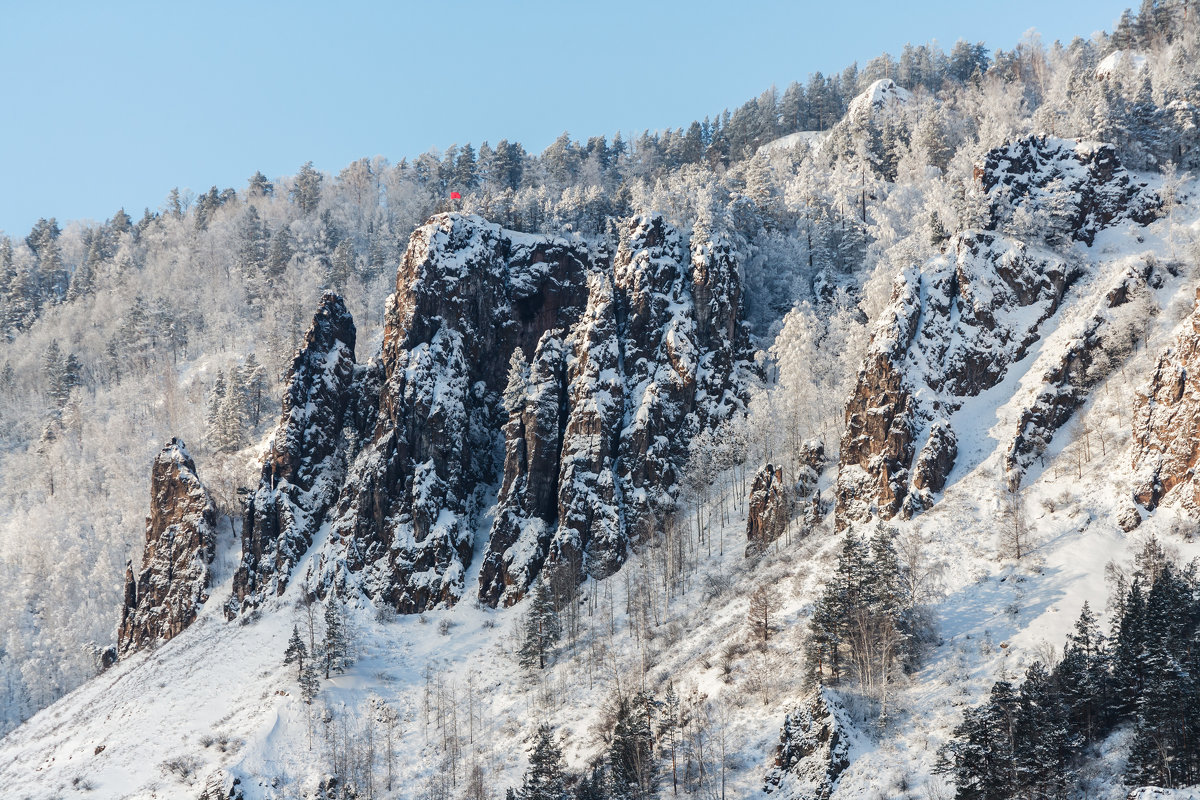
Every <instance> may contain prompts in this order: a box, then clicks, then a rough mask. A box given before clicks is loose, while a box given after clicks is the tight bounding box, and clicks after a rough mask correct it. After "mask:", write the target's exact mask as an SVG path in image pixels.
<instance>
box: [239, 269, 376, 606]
mask: <svg viewBox="0 0 1200 800" xmlns="http://www.w3.org/2000/svg"><path fill="white" fill-rule="evenodd" d="M354 339H355V330H354V320H353V319H351V317H350V312H349V311H347V310H346V306H345V304H344V303H343V302H342V298H341V297H339V296H338V295H336V294H333V293H332V292H328V293H326V294H325V295H324V296H323V297H322V298H321V303H320V306H319V307H318V309H317V313H316V315H315V316H314V317H313V321H312V325H311V326H309V329H308V332H307V333H306V334H305V337H304V342H303V344H302V345H301V346H300V349H299V350H297V352H296V355H295V357H294V358H293V359H292V364H291V367H290V368H289V369H288V374H287V379H286V385H287V388H286V389H285V390H284V395H283V411H282V413H281V414H280V418H279V423H278V425H276V427H275V431H274V433H273V434H272V435H271V438H270V441H269V443H268V445H267V453H266V457H265V458H264V459H263V466H262V477H261V479H260V480H259V484H258V487H257V489H256V490H255V492H254V493H253V494H252V495H251V497H250V499H249V501H248V503H247V506H246V516H245V521H244V524H243V528H242V561H241V565H240V567H239V568H238V570H237V573H236V574H235V575H234V581H233V597H232V598H231V599H230V601H229V604H228V607H227V611H228V613H229V615H231V616H232V615H234V614H236V613H238V612H239V611H240V610H242V609H243V608H245V607H247V606H251V605H255V604H257V603H259V602H261V600H262V599H263V598H264V597H269V596H272V595H277V594H280V593H282V592H283V590H284V588H285V587H286V586H287V582H288V578H289V576H290V575H291V571H292V567H294V566H295V564H296V561H297V560H298V559H299V558H300V556H302V555H303V554H304V552H305V551H306V550H307V549H308V547H309V545H311V544H312V537H313V533H314V532H315V530H316V528H317V526H318V525H319V524H320V523H321V520H322V519H323V517H324V514H325V512H326V511H327V510H328V509H329V507H330V506H331V505H332V504H333V502H334V501H335V500H336V499H337V493H338V491H339V489H340V487H341V482H342V479H343V477H344V475H345V459H346V457H347V454H346V453H345V447H346V437H345V436H344V435H343V429H344V428H347V427H349V428H350V429H351V430H358V431H360V432H361V431H362V429H363V428H366V427H367V425H368V424H369V423H371V422H373V414H372V413H371V404H370V401H369V400H368V399H367V392H366V391H364V385H365V384H369V383H370V377H369V375H368V374H367V371H366V370H363V369H359V370H356V369H355V364H354Z"/></svg>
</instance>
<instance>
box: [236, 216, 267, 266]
mask: <svg viewBox="0 0 1200 800" xmlns="http://www.w3.org/2000/svg"><path fill="white" fill-rule="evenodd" d="M269 244H270V232H269V231H268V230H267V226H266V225H265V224H264V223H263V222H262V220H261V219H259V216H258V209H257V208H255V207H254V206H247V207H246V211H245V213H244V214H243V215H242V218H241V221H240V222H239V223H238V232H237V250H236V251H235V254H234V263H235V266H236V267H237V269H238V271H239V272H241V274H242V279H243V281H245V282H247V283H248V284H249V285H254V284H256V283H257V282H258V279H259V278H260V277H261V275H262V273H263V270H264V267H265V266H266V263H267V253H268V247H269Z"/></svg>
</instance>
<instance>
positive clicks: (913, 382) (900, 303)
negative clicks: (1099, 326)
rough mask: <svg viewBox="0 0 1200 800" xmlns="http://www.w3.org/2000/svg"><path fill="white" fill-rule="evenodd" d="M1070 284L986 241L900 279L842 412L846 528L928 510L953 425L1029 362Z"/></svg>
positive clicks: (1062, 270) (1046, 255) (1051, 263)
mask: <svg viewBox="0 0 1200 800" xmlns="http://www.w3.org/2000/svg"><path fill="white" fill-rule="evenodd" d="M1070 279H1071V270H1070V268H1069V267H1068V266H1067V264H1066V263H1065V262H1064V261H1063V260H1062V259H1061V258H1060V257H1058V256H1057V255H1055V254H1053V253H1051V252H1050V251H1047V250H1040V249H1036V248H1032V247H1029V246H1027V245H1025V244H1024V243H1022V242H1019V241H1016V240H1013V239H1009V238H1007V237H1003V236H998V235H996V234H993V233H988V232H985V231H966V232H964V233H961V234H957V235H956V236H955V237H954V238H953V239H952V241H951V243H950V245H949V246H948V248H947V252H946V254H945V255H941V256H937V257H935V258H933V259H931V260H930V261H928V262H927V263H926V264H925V265H923V266H922V267H920V268H913V269H909V270H906V271H905V272H903V273H901V274H900V276H898V278H897V279H896V284H895V287H894V289H893V295H892V303H891V305H890V306H889V307H888V309H887V310H886V311H885V313H884V314H883V315H882V316H881V318H880V320H879V322H878V323H877V325H876V328H875V331H874V333H873V335H872V340H871V345H870V347H869V349H868V351H867V356H866V359H865V362H864V365H863V367H862V369H860V370H859V374H858V380H857V383H856V386H855V389H854V392H853V393H852V395H851V397H850V400H849V401H848V403H847V405H846V428H845V433H844V434H843V436H842V449H841V466H840V471H839V475H838V486H837V504H838V519H839V523H845V522H847V521H849V520H850V519H864V518H866V517H868V516H871V515H872V514H873V513H879V514H880V515H882V516H883V517H885V518H889V517H892V516H894V515H895V514H897V513H901V512H902V511H903V512H904V513H905V514H906V515H907V514H911V513H912V512H913V511H916V510H919V509H920V508H923V507H925V506H926V505H927V504H928V502H929V500H930V493H932V492H936V491H939V489H940V488H941V487H942V486H943V485H944V484H945V480H946V476H947V475H948V474H949V471H950V469H951V468H952V467H953V463H954V459H955V457H956V450H957V446H956V437H955V434H954V430H953V423H952V420H951V415H952V414H953V413H954V411H955V410H957V408H958V407H960V406H961V403H962V400H963V398H966V397H972V396H975V395H978V394H979V393H980V392H982V391H984V390H985V389H988V388H990V387H992V386H994V385H996V383H998V382H999V381H1000V380H1001V379H1002V378H1003V377H1004V374H1005V372H1006V370H1007V368H1008V366H1009V365H1010V364H1011V363H1013V362H1014V361H1017V360H1020V359H1021V358H1022V357H1023V356H1024V354H1025V353H1026V351H1027V350H1028V348H1029V347H1030V346H1031V345H1032V344H1033V343H1034V342H1035V341H1037V338H1038V335H1039V334H1038V329H1039V326H1040V325H1041V324H1042V322H1043V321H1045V320H1046V319H1047V318H1048V317H1050V316H1051V315H1052V314H1053V313H1054V312H1055V310H1056V309H1057V308H1058V305H1059V302H1060V301H1061V300H1062V296H1063V292H1064V291H1065V289H1066V286H1067V284H1068V282H1069V280H1070ZM919 446H920V447H921V448H922V452H921V455H920V457H919V458H918V455H917V453H918V447H919ZM914 460H916V462H917V463H916V464H914ZM918 466H919V469H917V470H916V474H914V467H918Z"/></svg>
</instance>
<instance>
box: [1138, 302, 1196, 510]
mask: <svg viewBox="0 0 1200 800" xmlns="http://www.w3.org/2000/svg"><path fill="white" fill-rule="evenodd" d="M1197 301H1198V302H1200V293H1198V295H1197ZM1198 462H1200V305H1198V306H1197V308H1196V309H1193V311H1192V313H1191V316H1190V317H1188V319H1187V320H1186V321H1185V322H1184V324H1183V326H1182V330H1181V331H1180V333H1179V335H1178V337H1177V338H1176V340H1175V343H1174V344H1173V345H1172V346H1171V347H1170V348H1168V349H1167V350H1166V351H1165V352H1163V353H1162V354H1161V355H1160V356H1159V357H1158V361H1157V363H1156V364H1155V366H1154V372H1153V374H1152V375H1151V377H1150V383H1149V385H1148V386H1146V387H1145V389H1144V390H1143V391H1141V392H1139V394H1138V399H1137V402H1136V404H1135V406H1134V412H1133V468H1134V470H1135V471H1136V475H1137V484H1136V487H1137V488H1136V489H1135V490H1134V499H1136V500H1137V502H1139V503H1141V504H1142V505H1143V506H1144V507H1146V508H1147V509H1154V508H1155V507H1156V506H1158V505H1159V504H1160V503H1163V502H1170V501H1176V502H1179V503H1182V504H1183V505H1184V506H1185V507H1187V508H1192V509H1198V508H1200V487H1198V486H1197V482H1196V477H1195V474H1194V473H1195V469H1196V465H1197V463H1198Z"/></svg>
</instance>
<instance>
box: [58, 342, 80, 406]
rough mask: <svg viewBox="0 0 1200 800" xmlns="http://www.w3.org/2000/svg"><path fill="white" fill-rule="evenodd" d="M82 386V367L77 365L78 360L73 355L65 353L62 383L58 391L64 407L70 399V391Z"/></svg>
mask: <svg viewBox="0 0 1200 800" xmlns="http://www.w3.org/2000/svg"><path fill="white" fill-rule="evenodd" d="M82 385H83V365H82V364H80V363H79V358H78V357H77V356H76V355H75V354H74V353H67V357H66V358H65V359H63V366H62V383H61V386H60V389H59V392H60V395H61V397H62V404H63V405H66V403H67V400H68V399H70V397H71V390H72V389H74V388H76V387H79V386H82Z"/></svg>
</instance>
